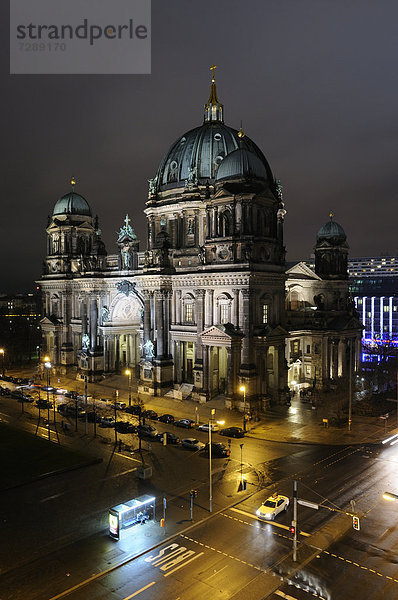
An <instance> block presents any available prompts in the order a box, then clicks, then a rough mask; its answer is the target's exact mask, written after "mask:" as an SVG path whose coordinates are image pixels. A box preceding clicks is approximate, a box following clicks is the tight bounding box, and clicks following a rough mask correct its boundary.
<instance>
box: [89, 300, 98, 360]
mask: <svg viewBox="0 0 398 600" xmlns="http://www.w3.org/2000/svg"><path fill="white" fill-rule="evenodd" d="M97 326H98V306H97V297H96V296H94V297H93V296H92V297H91V298H90V350H91V352H95V351H96V349H97Z"/></svg>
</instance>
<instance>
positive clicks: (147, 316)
mask: <svg viewBox="0 0 398 600" xmlns="http://www.w3.org/2000/svg"><path fill="white" fill-rule="evenodd" d="M150 339H151V295H150V292H144V340H143V342H144V344H145V343H146V342H147V341H148V340H150Z"/></svg>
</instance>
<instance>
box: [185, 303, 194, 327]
mask: <svg viewBox="0 0 398 600" xmlns="http://www.w3.org/2000/svg"><path fill="white" fill-rule="evenodd" d="M185 321H186V322H187V323H192V322H193V304H192V303H191V302H190V303H189V304H186V305H185Z"/></svg>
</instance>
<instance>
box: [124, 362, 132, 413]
mask: <svg viewBox="0 0 398 600" xmlns="http://www.w3.org/2000/svg"><path fill="white" fill-rule="evenodd" d="M124 374H125V375H128V378H129V406H131V370H130V369H126V370H125V372H124Z"/></svg>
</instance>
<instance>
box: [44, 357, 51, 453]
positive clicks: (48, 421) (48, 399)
mask: <svg viewBox="0 0 398 600" xmlns="http://www.w3.org/2000/svg"><path fill="white" fill-rule="evenodd" d="M44 360H45V363H44V366H45V368H46V369H47V430H48V440H49V441H50V437H51V434H50V390H49V387H50V369H51V363H50V359H49V357H48V356H45V357H44Z"/></svg>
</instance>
